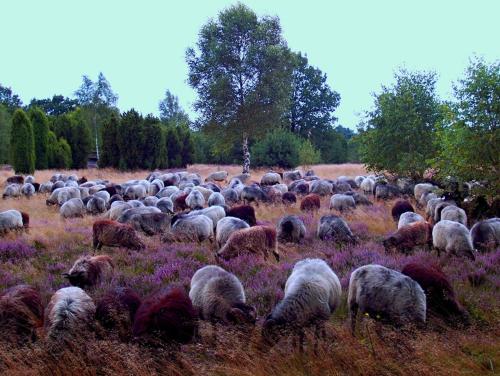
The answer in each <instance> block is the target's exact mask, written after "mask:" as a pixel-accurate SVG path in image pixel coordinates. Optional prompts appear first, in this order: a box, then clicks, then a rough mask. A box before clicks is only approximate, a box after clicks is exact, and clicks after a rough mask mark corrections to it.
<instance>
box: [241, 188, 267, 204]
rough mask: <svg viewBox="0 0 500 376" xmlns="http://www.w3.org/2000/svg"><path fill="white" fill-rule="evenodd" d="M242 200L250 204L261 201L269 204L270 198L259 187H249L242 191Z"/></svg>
mask: <svg viewBox="0 0 500 376" xmlns="http://www.w3.org/2000/svg"><path fill="white" fill-rule="evenodd" d="M240 198H241V199H242V200H243V201H244V202H245V203H249V202H253V201H255V202H259V201H262V202H267V201H268V197H267V195H266V194H265V193H264V191H263V190H262V189H261V188H260V187H258V186H248V187H244V188H243V189H242V190H241V193H240Z"/></svg>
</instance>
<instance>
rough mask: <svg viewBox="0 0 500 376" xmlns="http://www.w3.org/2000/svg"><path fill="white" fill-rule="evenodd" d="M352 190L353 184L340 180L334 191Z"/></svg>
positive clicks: (344, 191)
mask: <svg viewBox="0 0 500 376" xmlns="http://www.w3.org/2000/svg"><path fill="white" fill-rule="evenodd" d="M350 190H351V186H350V185H349V184H348V183H346V182H339V183H337V184H335V185H334V187H333V190H332V192H340V193H347V192H349V191H350Z"/></svg>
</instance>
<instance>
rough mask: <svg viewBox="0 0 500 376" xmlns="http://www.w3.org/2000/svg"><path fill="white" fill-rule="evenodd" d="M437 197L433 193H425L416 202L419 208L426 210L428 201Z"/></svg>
mask: <svg viewBox="0 0 500 376" xmlns="http://www.w3.org/2000/svg"><path fill="white" fill-rule="evenodd" d="M438 197H439V196H438V195H437V194H436V193H434V192H427V193H424V194H423V195H422V196H420V200H418V201H417V202H418V206H419V207H421V208H426V207H427V204H428V203H429V201H431V200H433V199H435V198H438Z"/></svg>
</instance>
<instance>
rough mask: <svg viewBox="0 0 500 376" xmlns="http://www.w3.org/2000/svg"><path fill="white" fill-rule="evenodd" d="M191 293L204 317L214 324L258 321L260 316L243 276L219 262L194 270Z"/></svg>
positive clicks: (190, 295)
mask: <svg viewBox="0 0 500 376" xmlns="http://www.w3.org/2000/svg"><path fill="white" fill-rule="evenodd" d="M189 297H190V298H191V301H192V302H193V306H194V308H195V309H196V310H197V311H198V314H199V317H200V318H201V319H202V320H207V321H210V322H212V323H214V324H215V323H222V324H229V323H232V324H255V322H256V320H257V312H256V310H255V307H253V306H250V305H248V304H246V297H245V290H244V289H243V285H242V284H241V282H240V281H239V279H238V278H237V277H236V276H235V275H234V274H232V273H229V272H227V271H225V270H224V269H222V268H221V267H219V266H216V265H207V266H205V267H203V268H201V269H198V270H197V271H196V273H194V275H193V277H192V278H191V289H190V290H189Z"/></svg>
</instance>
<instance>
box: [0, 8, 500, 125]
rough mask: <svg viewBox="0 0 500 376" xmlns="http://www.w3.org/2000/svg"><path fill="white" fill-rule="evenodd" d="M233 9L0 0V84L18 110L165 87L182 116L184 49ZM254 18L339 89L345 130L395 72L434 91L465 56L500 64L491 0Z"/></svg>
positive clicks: (137, 100) (137, 98)
mask: <svg viewBox="0 0 500 376" xmlns="http://www.w3.org/2000/svg"><path fill="white" fill-rule="evenodd" d="M235 3H236V1H224V0H199V1H194V0H183V1H175V2H174V1H170V0H163V1H161V0H142V1H128V0H121V1H115V0H85V1H76V0H57V1H56V0H46V1H40V0H30V1H28V0H0V20H1V23H0V24H1V29H2V35H3V38H2V47H1V50H2V52H1V54H0V84H2V85H4V86H7V87H11V88H12V89H13V91H14V92H15V93H17V94H18V95H19V96H20V97H21V99H22V100H23V102H24V103H29V101H30V100H31V99H32V98H34V97H36V98H47V97H52V95H53V94H63V95H65V96H72V95H73V92H74V91H75V90H76V89H77V88H78V86H79V85H80V84H81V80H82V79H81V77H82V75H84V74H86V75H88V76H90V77H91V78H92V79H93V80H95V79H96V78H97V75H98V73H99V72H103V73H104V75H105V76H106V78H107V79H108V80H109V82H110V83H111V86H112V88H113V90H114V91H115V92H116V93H117V94H118V95H119V100H118V107H119V108H120V109H121V110H122V111H125V110H128V109H130V108H132V107H133V108H135V109H137V110H139V111H140V112H142V113H143V114H144V115H146V114H148V113H153V114H158V102H159V101H160V99H161V98H162V97H163V96H164V92H165V90H166V89H169V90H170V91H171V92H173V93H174V94H175V95H177V96H178V97H179V101H180V103H181V105H182V106H183V107H184V109H185V110H186V111H188V113H190V115H191V116H195V113H194V112H193V110H192V105H193V102H194V101H195V100H196V92H195V91H194V90H193V89H191V88H190V87H189V85H188V84H187V64H186V62H185V51H186V48H188V47H192V46H195V44H196V41H197V38H198V32H199V30H200V28H201V27H202V25H203V24H205V23H206V21H207V20H208V19H209V18H216V17H217V14H218V13H219V12H220V11H221V10H223V9H224V8H226V7H228V6H230V5H232V4H235ZM242 3H244V4H246V5H248V6H249V7H250V8H252V9H253V10H254V11H255V12H256V13H257V14H258V15H273V16H278V17H279V18H280V21H281V26H282V29H283V35H284V37H285V39H286V40H287V42H288V46H289V47H290V48H291V49H292V50H294V51H301V52H303V53H305V54H307V56H308V58H309V63H310V64H311V65H313V66H316V67H318V68H320V69H321V70H322V71H323V72H325V73H326V74H327V76H328V83H329V85H330V86H331V87H332V88H333V89H334V90H336V91H337V92H339V93H340V95H341V102H340V106H339V107H338V108H337V110H336V111H335V115H336V116H337V117H338V119H339V124H342V125H343V126H347V127H349V128H352V129H355V127H356V125H357V124H358V122H359V119H360V116H361V114H362V113H363V111H366V110H369V109H370V108H371V107H372V105H373V97H372V94H373V93H376V92H379V91H380V88H381V85H383V84H384V85H389V84H391V83H392V82H393V74H394V71H395V70H396V69H397V68H398V67H401V66H405V67H406V68H408V69H418V70H433V71H435V72H437V73H438V76H439V81H438V85H437V90H438V93H439V95H440V96H441V97H442V98H444V99H451V97H452V83H453V82H455V81H456V80H457V79H458V78H460V77H461V76H462V75H463V72H464V70H465V68H466V66H467V64H468V61H469V59H470V57H471V56H473V55H478V56H482V57H484V58H485V59H486V60H487V61H490V62H491V61H494V60H496V59H499V58H500V42H499V41H500V22H499V18H498V16H499V14H500V1H499V0H476V1H468V0H467V1H460V0H454V1H448V0H433V1H428V0H419V1H406V0H394V1H389V0H378V1H375V0H365V1H355V0H350V1H345V0H342V1H337V0H335V1H334V0H330V1H327V0H325V1H320V0H308V1H293V0H246V1H242Z"/></svg>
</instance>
